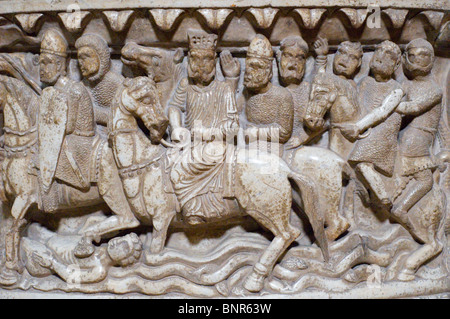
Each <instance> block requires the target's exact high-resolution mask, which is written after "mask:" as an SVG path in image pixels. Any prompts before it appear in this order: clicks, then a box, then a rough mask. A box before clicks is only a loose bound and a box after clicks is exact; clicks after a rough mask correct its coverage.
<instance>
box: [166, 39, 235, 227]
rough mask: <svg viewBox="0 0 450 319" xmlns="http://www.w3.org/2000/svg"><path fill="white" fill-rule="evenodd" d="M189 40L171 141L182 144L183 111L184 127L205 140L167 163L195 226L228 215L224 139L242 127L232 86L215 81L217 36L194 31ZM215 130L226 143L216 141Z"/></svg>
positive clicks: (171, 114)
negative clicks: (213, 132)
mask: <svg viewBox="0 0 450 319" xmlns="http://www.w3.org/2000/svg"><path fill="white" fill-rule="evenodd" d="M188 37H189V60H188V76H189V77H188V78H185V79H183V80H181V81H180V84H179V86H178V88H177V90H176V93H175V96H174V97H173V101H172V104H171V107H170V109H169V120H170V124H171V126H172V139H173V140H180V132H182V131H183V128H182V121H181V112H184V113H185V115H186V116H185V121H184V124H185V127H186V128H187V129H189V130H191V132H192V133H194V132H195V133H194V134H193V136H194V135H195V136H196V133H199V134H198V135H199V136H201V138H200V139H199V140H197V139H195V141H194V143H193V147H192V152H190V150H188V151H187V152H182V154H180V156H174V157H172V158H175V159H174V161H173V162H172V163H170V164H169V165H171V174H170V178H171V180H172V183H173V185H174V191H175V194H176V195H177V198H178V200H179V201H180V204H181V206H182V211H183V214H185V217H186V220H187V222H188V223H189V224H193V225H194V224H199V223H204V222H205V221H207V220H210V219H212V218H214V217H220V216H221V215H222V214H223V213H224V212H226V207H225V205H224V202H223V197H224V195H226V194H225V193H226V188H227V183H228V182H229V178H227V176H228V175H227V172H228V171H229V170H226V168H227V167H228V163H226V160H225V159H226V157H227V154H226V153H227V151H226V150H227V148H226V147H224V144H223V141H224V137H225V136H226V135H227V133H228V132H230V131H232V130H233V129H234V128H237V127H238V114H237V108H236V99H235V94H234V90H233V88H232V87H231V86H230V85H229V84H228V83H227V82H222V81H218V80H217V79H215V74H216V51H215V50H216V43H217V36H216V35H213V34H206V33H204V32H191V33H189V34H188ZM205 106H206V107H208V109H205ZM198 123H200V125H199V126H198ZM214 130H215V131H217V132H216V133H218V135H221V136H222V139H220V138H217V136H216V138H214V134H212V131H214ZM216 135H217V134H216ZM197 151H199V152H197ZM191 156H192V157H191ZM186 163H187V164H186ZM224 191H225V193H224Z"/></svg>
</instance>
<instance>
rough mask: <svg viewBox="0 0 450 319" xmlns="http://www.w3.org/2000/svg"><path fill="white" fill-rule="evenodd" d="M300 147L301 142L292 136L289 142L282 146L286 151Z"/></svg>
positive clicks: (298, 138)
mask: <svg viewBox="0 0 450 319" xmlns="http://www.w3.org/2000/svg"><path fill="white" fill-rule="evenodd" d="M300 145H302V140H301V139H300V137H298V136H292V137H291V138H290V139H289V141H287V142H286V144H284V147H285V149H286V150H291V149H294V148H297V147H299V146H300Z"/></svg>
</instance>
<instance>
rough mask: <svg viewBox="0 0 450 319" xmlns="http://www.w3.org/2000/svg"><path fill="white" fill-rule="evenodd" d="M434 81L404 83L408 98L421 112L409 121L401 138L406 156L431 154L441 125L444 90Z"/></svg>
mask: <svg viewBox="0 0 450 319" xmlns="http://www.w3.org/2000/svg"><path fill="white" fill-rule="evenodd" d="M433 84H434V81H433V83H424V82H419V83H417V82H416V83H415V82H411V81H408V82H406V83H404V84H403V88H404V90H405V92H406V95H407V100H408V101H411V102H412V103H414V104H417V105H418V106H420V109H421V112H420V114H411V115H413V116H414V115H416V117H414V119H413V120H412V121H411V123H409V125H408V126H407V128H406V129H405V132H404V134H403V136H402V139H401V153H402V155H403V156H406V157H423V156H430V146H431V145H432V143H433V140H434V136H435V134H436V132H437V129H438V126H439V119H440V116H441V103H440V101H441V98H442V92H441V90H440V89H439V88H437V87H435V86H433Z"/></svg>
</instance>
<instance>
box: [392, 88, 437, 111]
mask: <svg viewBox="0 0 450 319" xmlns="http://www.w3.org/2000/svg"><path fill="white" fill-rule="evenodd" d="M427 93H428V94H423V95H421V96H420V97H418V98H417V99H415V100H414V101H408V102H402V103H400V105H399V106H398V108H397V109H396V111H397V113H400V114H402V115H413V116H417V115H420V114H422V113H425V112H427V111H428V110H430V109H431V108H432V107H433V106H435V105H436V104H438V103H439V102H440V101H441V100H442V91H441V90H440V89H431V90H429V91H428V92H427Z"/></svg>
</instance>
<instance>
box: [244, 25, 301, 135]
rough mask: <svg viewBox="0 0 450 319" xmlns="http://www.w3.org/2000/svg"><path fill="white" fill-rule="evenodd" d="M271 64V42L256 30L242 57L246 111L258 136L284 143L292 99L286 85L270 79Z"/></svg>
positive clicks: (291, 116) (289, 128)
mask: <svg viewBox="0 0 450 319" xmlns="http://www.w3.org/2000/svg"><path fill="white" fill-rule="evenodd" d="M272 64H273V49H272V45H271V44H270V42H269V40H268V39H267V38H266V37H265V36H263V35H260V34H258V35H257V36H256V37H255V38H254V39H253V40H252V42H251V43H250V45H249V48H248V52H247V58H246V61H245V75H244V85H245V88H246V91H245V94H246V95H247V96H246V105H245V114H246V116H247V120H248V122H249V125H250V126H253V127H255V128H256V129H258V134H259V136H260V138H262V136H267V139H268V141H270V142H279V143H283V144H284V143H286V142H287V141H288V140H289V138H290V137H291V135H292V129H293V123H294V122H293V121H294V101H293V99H292V95H291V93H290V92H289V91H288V90H287V89H286V88H283V87H280V86H276V85H273V84H272V83H271V82H270V80H271V79H272V75H273V71H272ZM250 135H251V133H250ZM276 135H278V136H276Z"/></svg>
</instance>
